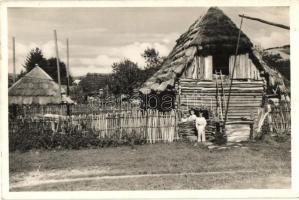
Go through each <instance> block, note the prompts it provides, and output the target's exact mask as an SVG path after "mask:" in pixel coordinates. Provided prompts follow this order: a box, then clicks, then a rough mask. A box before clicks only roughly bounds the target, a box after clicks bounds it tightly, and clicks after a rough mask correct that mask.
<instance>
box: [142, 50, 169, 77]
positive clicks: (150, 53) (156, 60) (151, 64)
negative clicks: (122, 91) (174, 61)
mask: <svg viewBox="0 0 299 200" xmlns="http://www.w3.org/2000/svg"><path fill="white" fill-rule="evenodd" d="M141 56H142V57H143V58H144V59H145V63H146V66H145V68H144V70H143V72H142V79H143V80H144V81H146V80H147V79H148V78H149V77H151V76H152V75H153V74H154V73H156V72H157V71H158V70H159V69H160V68H161V66H162V64H163V62H164V60H165V57H161V56H159V52H158V51H157V50H156V49H154V48H149V47H148V48H147V49H145V50H144V53H143V54H141Z"/></svg>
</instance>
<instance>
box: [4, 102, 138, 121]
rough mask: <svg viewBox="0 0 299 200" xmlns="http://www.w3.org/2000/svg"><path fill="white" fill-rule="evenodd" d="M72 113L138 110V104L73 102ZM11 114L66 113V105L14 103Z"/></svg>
mask: <svg viewBox="0 0 299 200" xmlns="http://www.w3.org/2000/svg"><path fill="white" fill-rule="evenodd" d="M69 108H70V111H71V114H72V115H80V114H81V115H82V114H95V115H96V114H102V113H108V112H112V111H118V112H119V111H128V110H139V109H140V106H139V105H136V104H132V103H129V102H122V103H113V102H112V103H111V102H110V103H106V104H104V103H102V104H100V103H90V104H74V105H69ZM9 111H10V114H11V115H15V116H18V115H21V116H24V117H30V116H35V115H44V114H57V115H66V113H67V105H65V104H63V105H22V106H18V105H14V106H10V109H9Z"/></svg>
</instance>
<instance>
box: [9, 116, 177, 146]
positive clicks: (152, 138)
mask: <svg viewBox="0 0 299 200" xmlns="http://www.w3.org/2000/svg"><path fill="white" fill-rule="evenodd" d="M20 121H22V123H24V122H25V123H29V125H30V127H31V128H32V129H33V128H39V129H40V128H41V127H42V128H43V129H45V130H52V132H53V133H61V134H63V133H64V131H65V128H66V127H72V128H76V129H77V130H79V131H81V132H85V131H93V132H94V133H96V134H98V137H99V138H112V137H113V138H118V139H122V138H123V136H126V137H127V136H128V135H134V134H135V135H136V134H137V135H139V136H142V137H144V138H146V140H147V142H148V143H156V142H159V141H162V142H172V141H174V140H175V139H178V134H177V130H176V129H177V128H176V127H177V121H178V116H177V112H176V111H171V112H167V113H162V112H158V111H152V110H148V111H142V110H131V111H127V112H114V113H113V112H112V113H102V114H97V115H94V114H90V115H78V116H71V117H66V116H65V117H59V118H55V117H26V118H19V119H15V120H10V125H9V128H10V132H11V133H13V132H15V130H16V129H17V128H18V122H20ZM115 134H117V137H115V136H116V135H115Z"/></svg>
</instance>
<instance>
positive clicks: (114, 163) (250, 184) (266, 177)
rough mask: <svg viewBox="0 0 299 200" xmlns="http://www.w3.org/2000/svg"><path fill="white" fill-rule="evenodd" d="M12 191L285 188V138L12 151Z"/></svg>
mask: <svg viewBox="0 0 299 200" xmlns="http://www.w3.org/2000/svg"><path fill="white" fill-rule="evenodd" d="M9 164H10V188H11V191H57V190H85V191H86V190H157V189H234V188H240V189H245V188H289V187H290V177H291V153H290V142H284V143H275V142H272V143H261V142H258V143H248V144H243V145H242V147H236V148H229V149H223V150H220V149H219V150H209V149H208V148H206V147H203V146H200V145H199V146H198V145H197V146H195V145H193V144H190V143H171V144H153V145H150V144H148V145H143V146H135V147H134V148H131V147H117V148H103V149H84V150H69V151H67V150H60V151H31V152H27V153H19V152H13V153H10V156H9Z"/></svg>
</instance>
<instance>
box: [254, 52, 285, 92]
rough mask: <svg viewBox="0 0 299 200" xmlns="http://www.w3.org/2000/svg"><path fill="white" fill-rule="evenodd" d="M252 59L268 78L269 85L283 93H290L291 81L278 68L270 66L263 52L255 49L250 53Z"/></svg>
mask: <svg viewBox="0 0 299 200" xmlns="http://www.w3.org/2000/svg"><path fill="white" fill-rule="evenodd" d="M250 58H251V60H252V61H253V63H254V64H255V65H256V66H257V68H259V69H261V70H262V71H263V73H264V74H265V75H264V76H265V77H266V79H267V83H268V86H269V87H271V88H273V89H279V91H280V92H281V93H290V81H289V80H288V79H287V78H285V77H284V76H283V75H282V74H281V73H280V72H279V71H278V70H276V69H275V68H273V67H270V66H269V65H268V64H267V63H266V62H265V61H264V60H263V57H262V53H261V52H260V51H259V50H257V49H253V50H252V52H251V55H250Z"/></svg>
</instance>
